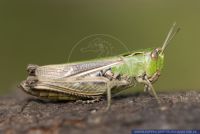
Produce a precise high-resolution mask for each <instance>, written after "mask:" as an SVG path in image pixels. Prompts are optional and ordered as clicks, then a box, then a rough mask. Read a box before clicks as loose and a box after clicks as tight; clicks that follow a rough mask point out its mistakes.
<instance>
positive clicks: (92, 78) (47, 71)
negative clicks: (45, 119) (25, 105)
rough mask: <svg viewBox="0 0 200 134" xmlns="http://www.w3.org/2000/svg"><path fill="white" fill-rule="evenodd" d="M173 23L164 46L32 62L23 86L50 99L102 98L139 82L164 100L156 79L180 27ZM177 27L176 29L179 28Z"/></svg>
mask: <svg viewBox="0 0 200 134" xmlns="http://www.w3.org/2000/svg"><path fill="white" fill-rule="evenodd" d="M175 26H176V23H174V24H173V26H172V27H171V29H170V31H169V33H168V35H167V37H166V39H165V41H164V43H163V45H162V47H158V48H155V49H147V50H143V51H135V52H129V53H126V54H122V55H119V56H115V57H109V58H102V59H98V60H90V61H84V62H74V63H67V64H57V65H46V66H38V65H29V66H28V67H27V71H28V78H27V79H26V80H25V81H22V82H21V84H20V87H21V88H22V89H23V91H25V92H26V93H28V94H31V95H33V96H36V97H38V98H41V99H48V100H74V101H76V100H83V101H84V100H86V101H88V102H95V101H99V100H100V99H101V98H103V97H107V110H108V109H110V107H111V97H112V96H111V95H113V94H116V93H118V92H120V91H123V90H124V89H127V88H128V87H131V86H135V85H136V83H142V84H144V91H147V92H150V91H151V93H153V95H154V96H155V98H156V100H157V101H158V102H160V100H159V98H158V96H157V94H156V92H155V90H154V88H153V85H152V84H153V83H154V82H155V81H156V80H157V79H158V78H159V76H160V71H161V69H162V68H163V63H164V50H165V48H166V46H167V45H168V44H169V42H170V41H171V40H172V39H173V37H174V36H175V34H176V33H177V32H178V31H179V28H175ZM175 29H176V30H175Z"/></svg>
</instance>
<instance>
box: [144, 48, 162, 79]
mask: <svg viewBox="0 0 200 134" xmlns="http://www.w3.org/2000/svg"><path fill="white" fill-rule="evenodd" d="M146 63H147V66H146V67H147V68H146V74H147V76H148V77H151V76H152V75H154V74H155V73H159V72H160V71H161V69H162V68H163V64H164V53H162V49H161V48H156V49H154V50H152V51H150V52H148V53H147V55H146Z"/></svg>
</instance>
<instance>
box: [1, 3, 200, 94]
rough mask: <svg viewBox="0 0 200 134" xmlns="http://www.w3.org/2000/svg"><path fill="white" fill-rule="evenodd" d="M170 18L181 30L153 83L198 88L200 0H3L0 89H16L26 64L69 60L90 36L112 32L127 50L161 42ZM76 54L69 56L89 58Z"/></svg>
mask: <svg viewBox="0 0 200 134" xmlns="http://www.w3.org/2000/svg"><path fill="white" fill-rule="evenodd" d="M174 21H176V22H177V24H178V26H179V27H181V31H180V32H179V34H178V35H177V36H176V38H175V40H173V41H172V43H171V44H170V46H169V47H168V48H167V51H166V59H165V66H164V70H163V72H162V76H161V77H160V79H159V81H158V82H157V83H156V84H155V88H156V89H157V90H159V91H168V90H169V91H176V90H190V89H199V87H200V82H199V76H200V75H199V72H200V71H199V70H198V69H199V68H200V62H199V59H198V58H199V57H200V53H199V49H200V37H199V36H200V1H199V0H124V1H122V0H109V1H107V0H48V1H47V0H32V1H31V0H24V1H22V0H17V1H16V0H1V1H0V64H1V65H0V74H1V76H0V83H1V84H0V93H1V94H3V93H7V92H9V91H11V90H12V89H17V88H16V85H17V84H18V83H19V82H20V81H21V80H23V79H25V78H26V71H25V69H26V66H27V64H29V63H35V64H39V65H45V64H56V63H65V62H67V55H68V54H69V53H70V50H71V49H72V48H73V46H74V45H75V44H76V43H77V42H78V41H80V40H81V39H83V38H84V37H86V36H88V35H93V34H97V33H98V34H108V35H112V36H114V37H116V38H117V39H119V40H120V41H122V42H123V43H124V44H125V45H126V46H127V47H128V48H129V49H130V50H137V49H142V48H149V47H150V48H151V47H157V46H160V45H161V44H162V43H163V41H164V38H165V36H166V34H167V32H168V30H169V28H170V27H171V25H172V23H173V22H174ZM117 50H118V51H119V52H121V51H122V49H121V48H119V49H117ZM117 50H116V51H117ZM118 51H117V52H118ZM123 51H124V50H123ZM73 54H74V53H73ZM75 55H76V58H74V59H73V57H72V59H70V60H71V61H75V60H76V59H79V58H80V59H83V58H85V59H88V57H87V56H86V57H83V55H80V54H79V53H78V52H77V53H76V52H75Z"/></svg>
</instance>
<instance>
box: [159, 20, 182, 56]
mask: <svg viewBox="0 0 200 134" xmlns="http://www.w3.org/2000/svg"><path fill="white" fill-rule="evenodd" d="M175 26H176V22H174V23H173V25H172V27H171V28H170V30H169V33H168V34H167V37H166V39H165V41H164V43H163V46H162V48H161V53H163V52H164V50H165V48H166V47H167V45H168V44H169V42H170V41H171V40H172V39H173V38H174V36H175V35H176V34H177V33H178V32H179V31H180V28H177V29H176V31H174V29H175Z"/></svg>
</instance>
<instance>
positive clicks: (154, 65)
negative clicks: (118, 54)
mask: <svg viewBox="0 0 200 134" xmlns="http://www.w3.org/2000/svg"><path fill="white" fill-rule="evenodd" d="M175 26H176V23H174V24H173V26H172V27H171V29H170V31H169V33H168V35H167V37H166V39H165V41H164V43H163V45H162V47H161V48H156V49H154V50H152V51H150V52H148V53H147V56H146V58H147V59H146V61H147V68H146V74H147V76H149V77H151V76H152V75H154V74H155V73H159V72H160V71H161V69H162V68H163V63H164V50H165V48H166V47H167V45H168V44H169V42H170V41H171V40H172V39H173V37H174V36H175V35H176V33H177V32H178V31H179V30H180V28H177V29H176V30H174V29H175Z"/></svg>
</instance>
